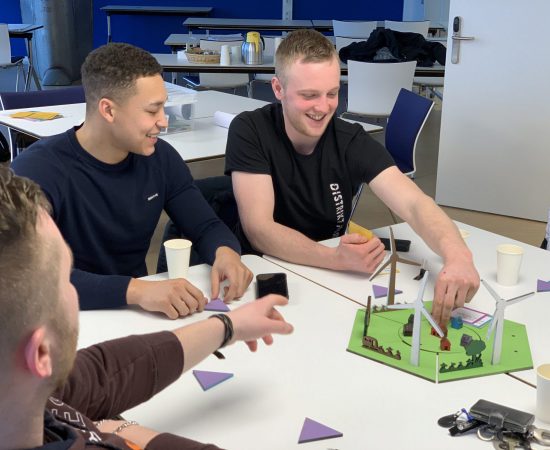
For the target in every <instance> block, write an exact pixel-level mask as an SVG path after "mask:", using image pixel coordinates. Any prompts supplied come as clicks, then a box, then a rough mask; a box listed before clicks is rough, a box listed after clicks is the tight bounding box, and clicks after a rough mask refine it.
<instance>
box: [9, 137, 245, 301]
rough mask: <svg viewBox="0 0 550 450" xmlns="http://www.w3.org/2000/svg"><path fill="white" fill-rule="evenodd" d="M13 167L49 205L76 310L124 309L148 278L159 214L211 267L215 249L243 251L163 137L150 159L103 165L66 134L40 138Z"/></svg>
mask: <svg viewBox="0 0 550 450" xmlns="http://www.w3.org/2000/svg"><path fill="white" fill-rule="evenodd" d="M12 168H13V170H14V172H15V173H16V174H17V175H21V176H25V177H29V178H31V179H33V180H34V181H36V182H37V183H38V184H39V185H40V186H41V187H42V190H43V191H44V192H45V193H46V196H47V197H48V199H49V200H50V202H51V204H52V207H53V219H54V220H55V222H56V223H57V226H58V227H59V229H60V230H61V233H62V234H63V237H64V238H65V239H66V240H67V242H68V243H69V245H70V247H71V249H72V251H73V254H74V270H73V273H72V277H71V281H72V282H73V284H74V285H75V286H76V288H77V291H78V294H79V297H80V308H81V309H100V308H114V307H118V306H122V305H125V304H126V291H127V289H128V284H129V282H130V279H131V278H132V277H141V276H144V275H147V267H146V265H145V255H146V254H147V250H148V249H149V243H150V241H151V237H152V236H153V233H154V231H155V228H156V226H157V223H158V221H159V218H160V215H161V212H162V210H163V209H164V210H165V211H166V212H167V214H168V215H169V216H170V218H171V219H172V221H173V222H174V223H175V224H176V225H177V226H178V227H179V228H180V229H181V230H182V232H183V234H184V235H185V236H187V237H188V238H189V239H190V240H191V241H192V242H193V246H194V248H196V249H197V251H198V252H199V254H200V255H201V257H202V258H203V259H204V260H206V261H208V262H209V263H210V264H212V263H213V262H214V259H215V253H216V250H217V248H218V247H220V246H228V247H231V248H232V249H234V250H235V251H236V252H238V253H240V246H239V243H238V241H237V239H236V238H235V236H233V234H232V233H231V231H230V230H229V229H228V228H227V227H226V226H225V225H224V223H223V222H222V221H221V220H219V219H218V217H217V216H216V214H215V213H214V211H213V210H212V209H211V208H210V206H209V205H208V203H207V202H206V200H205V199H204V197H203V196H202V194H201V193H200V191H199V190H198V188H197V187H196V186H195V184H194V182H193V178H192V176H191V173H190V172H189V168H188V167H187V165H186V164H185V162H184V161H183V160H182V159H181V157H180V156H179V154H178V153H177V151H176V150H175V149H174V148H173V147H172V146H171V145H169V144H168V143H166V142H164V141H162V140H161V139H159V140H158V142H157V144H156V145H155V152H154V153H153V155H151V156H140V155H135V154H132V153H130V154H129V155H128V157H127V158H126V159H124V160H123V161H122V162H120V163H118V164H105V163H103V162H101V161H99V160H97V159H95V158H94V157H93V156H91V155H90V154H89V153H88V152H87V151H86V150H84V149H83V148H82V146H81V145H80V144H79V143H78V140H77V139H76V133H75V130H74V129H71V130H68V131H67V132H65V133H63V134H59V135H56V136H52V137H50V138H46V139H41V140H39V141H38V142H36V143H35V144H33V145H32V146H31V147H30V148H29V149H27V150H26V151H25V152H23V153H22V154H21V155H19V156H18V157H17V158H16V159H15V160H14V161H13V163H12Z"/></svg>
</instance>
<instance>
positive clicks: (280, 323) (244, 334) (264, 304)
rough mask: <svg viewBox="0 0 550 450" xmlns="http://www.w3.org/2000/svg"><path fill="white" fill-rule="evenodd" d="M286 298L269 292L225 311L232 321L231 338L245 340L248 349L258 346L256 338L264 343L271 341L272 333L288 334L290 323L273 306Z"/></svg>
mask: <svg viewBox="0 0 550 450" xmlns="http://www.w3.org/2000/svg"><path fill="white" fill-rule="evenodd" d="M287 303H288V299H286V298H285V297H283V296H281V295H275V294H270V295H267V296H265V297H262V298H261V299H259V300H256V301H254V302H251V303H247V304H246V305H243V306H241V307H239V308H237V309H234V310H233V311H231V312H229V313H227V315H228V316H229V317H230V318H231V321H232V322H233V331H234V335H233V340H232V342H235V341H245V342H246V345H248V348H249V349H250V351H252V352H255V351H256V349H257V348H258V342H257V339H260V338H261V339H262V340H263V341H264V342H265V343H266V345H271V344H272V343H273V336H272V334H290V333H292V331H293V330H294V328H293V327H292V325H290V324H289V323H287V322H285V319H284V318H283V316H282V315H281V313H279V311H277V310H276V309H275V308H274V307H275V306H277V305H278V306H283V305H286V304H287Z"/></svg>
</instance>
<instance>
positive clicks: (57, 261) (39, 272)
mask: <svg viewBox="0 0 550 450" xmlns="http://www.w3.org/2000/svg"><path fill="white" fill-rule="evenodd" d="M48 208H49V205H48V204H47V201H46V199H45V198H44V196H43V194H42V192H41V191H40V188H39V187H38V186H37V185H36V184H35V183H33V182H32V181H30V180H28V179H25V178H21V177H15V176H13V174H12V173H11V172H10V171H9V170H7V169H6V168H2V167H0V249H1V251H0V272H1V273H2V276H1V277H0V308H1V310H2V314H0V357H1V358H2V364H1V365H0V423H1V424H2V426H0V450H4V449H6V450H8V449H31V448H32V449H43V450H47V449H49V450H53V449H71V450H82V449H105V448H109V449H120V450H136V449H145V450H155V449H159V450H215V449H217V448H218V447H216V446H214V445H203V444H200V443H198V442H196V441H191V440H189V439H185V438H182V437H179V436H176V435H172V434H168V433H160V432H157V431H154V430H152V429H149V428H146V427H144V426H140V425H139V424H137V423H134V422H130V421H122V420H109V419H110V418H112V417H114V416H117V415H118V414H121V413H123V412H124V411H125V410H127V409H129V408H132V407H134V406H136V405H138V404H140V403H142V402H144V401H146V400H148V399H149V398H150V397H152V396H153V395H155V394H156V393H158V392H159V391H161V390H162V389H164V388H165V387H166V386H168V385H169V384H171V383H172V382H173V381H175V380H176V379H178V378H179V377H180V375H181V374H182V372H185V371H186V370H188V369H189V368H191V367H192V366H194V365H196V364H197V363H198V362H200V361H201V360H203V359H204V358H206V357H207V356H208V355H210V354H211V353H212V352H213V351H215V350H216V349H217V348H219V347H220V345H222V346H223V344H224V343H225V344H226V345H229V344H232V343H234V342H236V341H240V340H242V341H246V343H247V345H248V346H249V348H250V349H251V350H252V351H255V350H256V348H257V342H256V340H257V339H260V338H262V339H263V340H264V341H265V342H266V344H271V343H272V342H273V337H272V334H274V333H278V334H289V333H291V332H292V326H291V325H290V324H288V323H286V322H285V321H284V319H283V318H282V316H281V315H280V314H279V312H278V311H277V310H276V309H275V308H274V307H275V306H276V305H285V304H286V303H287V300H286V299H285V298H283V297H280V296H275V295H270V296H268V297H266V298H263V299H260V300H258V301H256V302H253V303H249V304H247V305H244V306H243V307H241V308H237V309H235V310H233V311H232V312H230V313H228V314H226V315H225V316H222V317H213V318H210V319H206V320H203V321H200V322H196V323H194V324H192V325H189V326H186V327H182V328H178V329H176V330H174V331H171V332H170V331H163V332H159V333H152V334H146V335H141V336H137V335H136V336H129V337H127V338H122V339H115V340H112V341H109V342H105V343H102V344H97V345H94V346H92V347H89V348H86V349H83V350H80V351H78V352H76V343H77V337H78V297H77V293H76V290H75V288H74V286H73V285H72V284H71V282H70V273H71V252H70V250H69V247H68V246H67V244H66V243H65V241H64V240H63V238H62V236H61V234H60V232H59V230H58V229H57V227H56V225H55V223H54V222H53V220H52V219H51V217H50V215H49V214H48V212H47V210H48ZM218 319H219V320H218ZM180 400H182V399H179V400H178V401H180ZM182 408H185V401H184V399H183V403H182ZM203 419H204V420H208V418H207V417H204V418H203Z"/></svg>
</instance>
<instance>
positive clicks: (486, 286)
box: [481, 280, 500, 300]
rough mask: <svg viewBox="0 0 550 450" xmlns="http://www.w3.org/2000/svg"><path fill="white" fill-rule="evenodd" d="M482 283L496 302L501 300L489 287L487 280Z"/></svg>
mask: <svg viewBox="0 0 550 450" xmlns="http://www.w3.org/2000/svg"><path fill="white" fill-rule="evenodd" d="M481 282H482V283H483V286H485V289H487V290H488V291H489V293H490V294H491V295H492V296H493V297H494V298H495V300H498V299H500V295H498V294H497V293H496V291H495V290H494V289H493V288H492V287H491V286H489V283H487V282H486V281H485V280H481Z"/></svg>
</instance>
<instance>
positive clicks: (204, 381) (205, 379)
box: [193, 370, 233, 391]
mask: <svg viewBox="0 0 550 450" xmlns="http://www.w3.org/2000/svg"><path fill="white" fill-rule="evenodd" d="M193 375H195V378H196V379H197V381H198V382H199V384H200V385H201V387H202V390H203V391H207V390H208V389H210V388H212V387H214V386H216V385H217V384H220V383H222V382H224V381H225V380H228V379H229V378H231V377H232V376H233V374H232V373H227V372H209V371H207V370H193Z"/></svg>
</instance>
